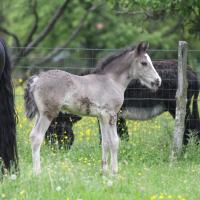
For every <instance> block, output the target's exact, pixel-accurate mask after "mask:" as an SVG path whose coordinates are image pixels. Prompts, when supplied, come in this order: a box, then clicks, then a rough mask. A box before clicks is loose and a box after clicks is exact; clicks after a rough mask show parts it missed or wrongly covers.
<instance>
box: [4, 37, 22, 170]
mask: <svg viewBox="0 0 200 200" xmlns="http://www.w3.org/2000/svg"><path fill="white" fill-rule="evenodd" d="M0 102H1V103H0V157H1V160H2V161H3V162H1V165H2V172H4V171H5V170H4V169H8V170H10V169H17V164H18V156H17V145H16V114H15V108H14V96H13V87H12V82H11V63H10V59H9V55H8V51H7V47H6V44H5V41H4V40H3V39H1V38H0Z"/></svg>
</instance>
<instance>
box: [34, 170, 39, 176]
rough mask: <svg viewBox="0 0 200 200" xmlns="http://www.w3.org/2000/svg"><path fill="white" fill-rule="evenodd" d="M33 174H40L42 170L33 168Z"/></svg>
mask: <svg viewBox="0 0 200 200" xmlns="http://www.w3.org/2000/svg"><path fill="white" fill-rule="evenodd" d="M33 174H34V175H35V176H38V175H40V174H41V170H33Z"/></svg>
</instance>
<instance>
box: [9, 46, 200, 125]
mask: <svg viewBox="0 0 200 200" xmlns="http://www.w3.org/2000/svg"><path fill="white" fill-rule="evenodd" d="M22 48H23V47H21V48H18V47H12V48H10V51H11V52H12V53H14V54H16V53H17V52H18V51H19V50H20V49H22ZM53 49H54V48H41V47H36V48H34V51H33V53H31V54H30V55H29V56H27V57H26V56H21V57H20V59H21V61H20V64H19V65H17V66H16V67H15V71H14V77H13V78H14V79H16V82H17V80H18V79H20V80H21V78H24V74H25V73H27V72H28V73H27V74H29V76H30V75H31V74H35V73H36V74H37V73H39V72H40V71H46V70H49V69H60V70H65V71H68V72H71V73H74V74H77V75H79V74H80V73H82V72H84V71H86V70H92V69H94V67H95V66H96V64H97V62H98V61H99V60H101V59H103V58H105V57H107V56H108V55H110V54H112V53H116V52H119V51H121V50H122V49H89V48H63V49H61V50H62V51H61V52H60V53H59V54H58V55H57V56H55V57H54V58H52V59H51V60H50V61H48V62H46V63H42V64H41V65H40V64H39V63H40V62H42V60H43V59H44V58H45V57H46V55H48V54H49V53H50V52H51V51H52V50H53ZM177 51H178V50H177V49H171V50H163V49H150V50H149V51H148V53H149V55H150V57H151V58H152V60H153V61H163V60H165V61H169V60H173V61H177V54H178V53H177ZM188 63H189V65H190V66H191V67H192V71H193V72H191V70H190V69H189V70H188V73H194V74H195V76H197V77H198V80H200V78H199V77H200V67H199V66H200V50H189V51H188ZM176 74H177V71H173V72H170V74H168V75H167V74H166V75H165V76H164V78H162V82H163V84H165V86H163V87H162V88H161V89H159V90H158V91H157V92H152V91H150V90H149V89H147V88H144V86H142V85H139V86H138V85H135V86H132V85H130V86H129V87H128V88H127V90H126V92H125V101H124V106H125V107H131V106H132V107H136V108H138V109H142V110H146V111H149V110H150V111H151V112H154V111H153V109H154V108H155V109H156V105H163V106H164V107H165V110H164V111H168V112H169V113H170V114H171V115H172V116H173V114H174V113H175V109H176V102H175V101H176V88H174V87H173V86H177V75H176ZM195 83H196V80H193V79H192V78H190V80H189V84H190V88H189V89H188V91H189V92H188V96H189V98H188V100H189V101H191V104H190V112H189V114H191V113H192V98H193V96H190V93H191V94H193V93H194V92H196V91H198V89H196V88H193V87H194V85H195ZM22 95H23V94H20V93H16V97H20V98H21V97H22ZM161 113H162V112H161ZM192 120H195V119H192V118H191V121H192Z"/></svg>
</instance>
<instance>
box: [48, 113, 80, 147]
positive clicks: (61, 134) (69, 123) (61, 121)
mask: <svg viewBox="0 0 200 200" xmlns="http://www.w3.org/2000/svg"><path fill="white" fill-rule="evenodd" d="M79 120H81V117H80V116H78V115H73V114H68V113H62V112H59V114H58V116H57V117H56V118H55V119H54V120H53V121H52V122H51V125H50V126H49V128H48V130H47V133H46V135H45V139H46V141H47V143H49V142H50V144H55V143H56V142H57V141H58V146H59V148H61V147H64V148H66V149H70V147H71V145H72V144H73V142H74V133H73V130H72V127H73V124H74V123H76V122H77V121H79ZM63 144H64V146H63Z"/></svg>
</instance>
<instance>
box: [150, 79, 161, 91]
mask: <svg viewBox="0 0 200 200" xmlns="http://www.w3.org/2000/svg"><path fill="white" fill-rule="evenodd" d="M160 86H161V80H160V79H158V78H157V79H155V80H154V81H152V82H151V87H152V88H154V90H157V89H158V88H159V87H160Z"/></svg>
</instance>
